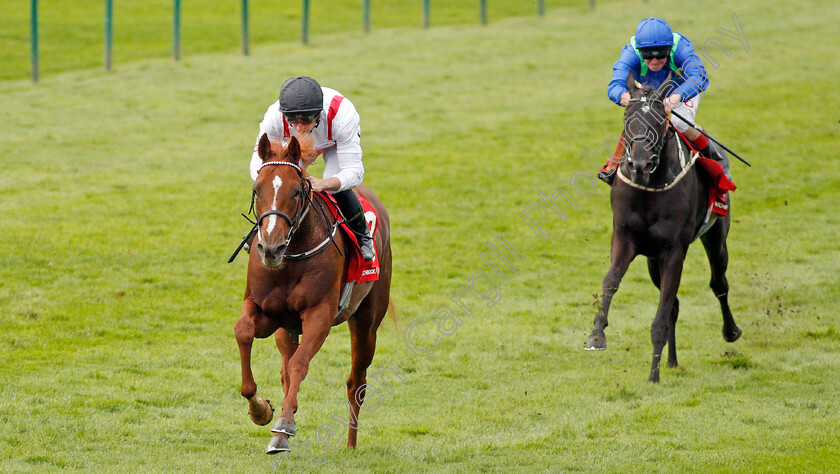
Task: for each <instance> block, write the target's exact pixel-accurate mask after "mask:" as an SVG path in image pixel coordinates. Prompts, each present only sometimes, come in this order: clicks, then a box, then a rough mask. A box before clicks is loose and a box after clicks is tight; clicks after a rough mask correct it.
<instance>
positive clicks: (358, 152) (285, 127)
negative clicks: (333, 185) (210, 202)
mask: <svg viewBox="0 0 840 474" xmlns="http://www.w3.org/2000/svg"><path fill="white" fill-rule="evenodd" d="M321 91H322V92H323V94H324V107H323V110H322V111H321V116H320V117H319V119H318V121H317V125H316V126H315V128H313V129H312V131H311V132H310V133H308V134H307V137H309V138H310V139H312V140H314V143H313V144H314V145H315V148H316V150H317V151H318V154H319V155H320V154H323V156H324V178H330V177H333V176H335V177H336V178H338V179H339V181H341V187H340V188H339V191H344V190H346V189H350V188H353V187H355V186H358V185H359V184H361V183H362V179H363V178H364V176H365V168H364V166H363V165H362V145H361V136H362V129H361V125H360V118H359V114H358V113H357V112H356V107H354V106H353V103H352V102H350V100H349V99H347V98H344V97H342V96H341V94H339V93H338V92H337V91H335V90H333V89H330V88H328V87H321ZM333 100H336V101H340V102H339V103H338V107H337V109H336V110H335V114H334V115H335V116H334V117H332V118H331V120H330V117H329V114H330V105H331V103H332V102H333ZM263 133H267V134H268V138H269V139H270V140H272V141H283V142H286V141H288V140H289V139H290V138H291V137H293V136H294V137H297V138H298V139H301V135H300V134H299V133H298V131H297V130H296V129H295V127H293V126H290V125H289V124H288V123H286V121H285V120H284V117H283V113H282V112H280V101H279V100H278V101H276V102H274V103H273V104H271V105H270V106H269V107H268V110H267V111H266V112H265V116H264V117H263V121H262V122H261V123H260V133H259V135H257V144H259V137H261V136H262V134H263ZM330 135H331V136H330ZM309 164H310V163H301V166H303V167H305V166H307V165H309ZM260 165H262V160H261V159H260V157H259V155H257V145H256V144H255V145H254V154H253V155H252V156H251V166H250V169H251V178H252V179H254V180H256V179H257V170H259V168H260Z"/></svg>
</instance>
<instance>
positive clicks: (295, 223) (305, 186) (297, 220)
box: [246, 161, 340, 260]
mask: <svg viewBox="0 0 840 474" xmlns="http://www.w3.org/2000/svg"><path fill="white" fill-rule="evenodd" d="M274 165H280V166H291V167H292V168H294V169H295V171H297V173H298V177H299V178H300V188H299V191H300V193H301V196H303V197H304V199H303V202H302V203H301V204H300V206H299V207H298V208H297V209H296V210H295V215H294V216H293V217H289V215H288V214H286V213H285V212H283V211H278V210H274V209H269V210H268V211H265V212H263V213H262V214H260V216H259V217H258V218H257V220H256V221H251V222H253V224H254V227H253V228H252V229H251V232H250V233H249V234H248V235H249V236H250V235H251V234H253V233H254V232H259V228H260V226H261V225H262V221H263V219H265V218H266V217H269V216H280V217H282V218H283V219H284V220H285V221H286V222H287V223H288V224H289V232H288V233H287V234H286V238H285V240H284V242H283V246H284V247H286V248H288V246H289V243H290V242H291V241H292V237H294V235H295V232H297V230H298V228H300V224H301V223H302V222H303V219H304V218H305V217H306V215H307V214H308V213H309V210H310V209H312V204H313V203H314V202H315V200H313V199H312V195H313V192H312V183H311V182H310V181H309V180H308V179H306V178H304V176H303V171H302V170H301V169H300V166H298V165H296V164H294V163H290V162H288V161H266V162H265V163H263V164H262V166H260V168H259V169H258V170H257V175H259V173H260V171H262V169H263V168H265V167H266V166H274ZM256 195H257V188H256V184H254V189H253V190H252V192H251V208H250V210H249V211H248V213H249V214H252V215H254V216H255V217H256V209H255V207H254V203H255V200H256ZM318 208H319V210H320V211H321V214H322V215H323V217H324V221H325V222H326V224H327V238H326V239H324V240H323V241H322V242H321V243H320V244H318V245H316V246H315V247H314V248H312V249H310V250H307V251H306V252H301V253H298V254H285V255H283V257H282V258H288V259H290V260H302V259H305V258H309V257H312V256H315V255H317V254H319V253H321V252H322V251H324V249H326V246H327V244H329V243H330V242H334V240H333V239H334V238H335V232H336V229H337V228H338V225H339V221H338V220H336V222H335V223H334V224H330V221H329V218H328V217H327V214H326V212H325V211H324V208H323V206H321V203H320V202H319V203H318ZM246 218H247V217H246ZM249 220H250V219H249ZM336 248H338V245H336ZM339 252H340V250H339Z"/></svg>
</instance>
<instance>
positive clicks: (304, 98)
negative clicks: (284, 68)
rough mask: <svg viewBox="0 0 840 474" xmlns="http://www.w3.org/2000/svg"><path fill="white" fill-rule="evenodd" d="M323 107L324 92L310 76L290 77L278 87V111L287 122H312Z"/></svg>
mask: <svg viewBox="0 0 840 474" xmlns="http://www.w3.org/2000/svg"><path fill="white" fill-rule="evenodd" d="M323 108H324V93H323V91H321V86H320V85H319V84H318V82H317V81H316V80H315V79H312V78H311V77H307V76H297V77H291V78H289V79H286V82H284V83H283V87H281V88H280V112H282V113H283V115H285V116H286V120H288V121H289V122H294V121H300V120H302V121H306V122H314V121H315V120H317V119H318V115H319V114H320V113H321V110H323Z"/></svg>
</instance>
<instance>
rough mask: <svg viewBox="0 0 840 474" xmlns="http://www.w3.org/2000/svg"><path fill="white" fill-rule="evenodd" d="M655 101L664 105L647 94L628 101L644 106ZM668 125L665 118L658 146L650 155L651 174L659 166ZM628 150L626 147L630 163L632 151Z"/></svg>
mask: <svg viewBox="0 0 840 474" xmlns="http://www.w3.org/2000/svg"><path fill="white" fill-rule="evenodd" d="M657 102H658V103H660V104H662V106H663V107H664V106H665V103H664V102H662V100H660V99H651V98H650V97H647V96H642V97H639V98H638V99H630V102H629V103H642V104H644V105H645V106H647V107H650V106H651V105H653V104H655V103H657ZM670 126H671V121H670V120H666V122H665V130H664V131H663V132H662V137H661V138H660V142H659V146H657V147H656V151H655V152H654V153H653V154H651V155H650V161H651V163H653V169H651V170H650V172H651V174H653V173H654V172H655V171H656V169H657V168H658V167H659V161H660V156H661V154H662V149H663V148H665V143H666V142H667V141H668V129H669V128H670ZM631 140H632V139H631ZM654 146H655V144H654ZM629 151H630V150H629V149H628V154H627V155H628V156H627V161H628V162H629V163H632V162H633V160H632V158H631V157H632V153H629Z"/></svg>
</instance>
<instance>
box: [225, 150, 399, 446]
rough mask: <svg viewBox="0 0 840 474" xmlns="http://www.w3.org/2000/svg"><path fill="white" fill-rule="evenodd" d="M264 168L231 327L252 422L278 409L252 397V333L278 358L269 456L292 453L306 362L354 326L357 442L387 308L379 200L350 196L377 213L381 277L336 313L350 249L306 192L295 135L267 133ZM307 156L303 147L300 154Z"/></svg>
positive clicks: (387, 256) (386, 253)
mask: <svg viewBox="0 0 840 474" xmlns="http://www.w3.org/2000/svg"><path fill="white" fill-rule="evenodd" d="M258 153H259V156H260V158H262V160H263V165H262V167H261V168H260V171H259V173H258V175H257V180H256V182H255V183H254V205H255V209H256V215H257V216H259V218H258V220H257V228H256V232H257V234H256V237H255V238H254V243H255V244H256V245H253V246H252V250H251V257H250V260H249V262H248V281H247V285H246V287H245V298H244V301H243V302H242V314H241V317H240V319H239V321H238V322H237V323H236V327H235V333H236V342H237V343H238V345H239V356H240V360H241V363H242V387H241V393H242V396H243V397H245V398H246V399H247V400H248V411H249V413H250V415H251V419H252V420H253V421H254V422H255V423H257V424H258V425H266V424H268V423H269V422H270V421H271V419H272V416H273V413H274V408H273V407H272V406H271V404H270V403H269V402H268V400H265V399H263V398H262V397H258V396H256V393H257V385H256V383H255V382H254V376H253V374H252V373H251V345H252V343H253V341H254V338H255V337H259V338H264V337H268V336H270V335H272V334H274V339H275V342H276V344H277V348H278V349H279V350H280V353H281V355H282V357H283V368H282V372H281V376H282V383H283V394H284V397H283V406H282V410H281V412H280V416H279V418H278V419H277V422H276V423H275V424H274V425H273V427H272V429H271V431H272V432H273V433H274V435H273V436H272V438H271V441H270V442H269V444H268V448H267V449H266V452H267V453H268V454H274V453H279V452H283V451H289V450H290V443H289V436H294V435H295V433H296V427H295V421H294V415H295V412H297V409H298V400H297V397H298V390H299V389H300V384H301V382H303V379H304V378H305V377H306V374H307V372H308V370H309V362H310V361H311V360H312V358H313V356H315V353H317V352H318V350H319V349H320V348H321V345H322V344H323V343H324V340H325V339H326V337H327V335H328V334H329V332H330V328H331V327H332V326H336V325H338V324H341V323H343V322H345V321H346V322H347V324H348V326H349V328H350V344H351V353H352V368H351V370H350V377H349V378H348V379H347V398H348V401H349V406H350V411H351V413H350V423H349V425H350V430H349V433H348V438H347V446H348V447H355V446H356V428H357V426H358V425H357V423H355V420H358V416H359V408H360V406H361V404H362V403H363V401H364V395H365V384H366V373H367V368H368V367H369V366H370V364H371V361H372V360H373V354H374V351H375V349H376V331H377V329H378V328H379V325H380V323H381V322H382V319H383V317H384V316H385V313H386V312H387V311H388V308H389V303H390V296H389V294H390V287H391V244H390V229H389V226H390V221H389V218H388V212H387V211H386V210H385V206H384V205H383V204H382V201H380V200H379V198H378V197H377V196H376V195H375V194H374V193H373V192H372V191H371V190H370V189H368V188H366V187H364V186H359V187H358V188H356V192H357V193H358V194H360V195H362V196H364V197H365V198H366V199H367V200H368V201H369V202H370V203H371V204H372V205H373V207H374V208H375V209H376V211H377V213H378V214H379V216H378V221H379V223H378V230H377V232H376V235H375V240H374V243H375V248H376V258H377V259H379V265H380V277H379V279H378V280H376V281H373V282H365V283H356V284H355V286H354V287H353V290H352V291H353V292H352V294H351V296H350V299H349V303H348V304H347V306H346V307H344V308H343V309H342V310H341V312H340V313H338V308H339V296H340V293H341V291H342V288H343V286H344V279H345V276H346V275H347V270H348V260H349V259H348V255H350V252H352V251H353V249H352V248H350V243H349V239H348V238H347V237H346V236H345V235H344V234H342V232H340V231H338V232H336V228H335V219H334V218H333V217H332V214H330V213H329V211H325V210H326V205H325V204H324V200H323V198H322V197H321V196H320V195H318V194H313V193H312V192H311V187H310V185H309V180H307V179H306V175H305V173H304V172H303V171H302V170H301V169H300V168H299V167H298V165H297V164H298V163H299V160H300V158H301V153H302V151H301V145H300V143H299V142H298V140H297V139H296V138H292V139H291V140H290V141H289V142H288V145H287V146H283V145H282V144H280V143H273V142H270V141H269V139H268V136H266V135H263V136H262V137H261V138H260V141H259V145H258ZM303 153H304V156H308V153H307V150H304V151H303Z"/></svg>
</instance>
